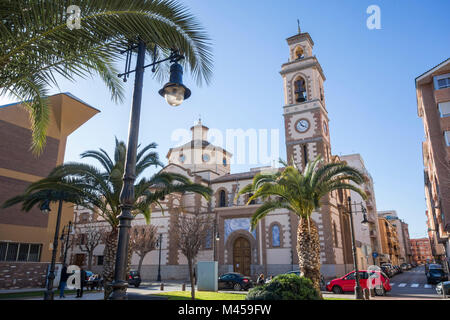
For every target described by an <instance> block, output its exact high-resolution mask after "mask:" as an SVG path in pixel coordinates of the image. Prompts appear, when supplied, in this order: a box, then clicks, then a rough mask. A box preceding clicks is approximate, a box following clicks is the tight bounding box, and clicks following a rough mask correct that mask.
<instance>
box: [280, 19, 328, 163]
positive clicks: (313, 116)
mask: <svg viewBox="0 0 450 320" xmlns="http://www.w3.org/2000/svg"><path fill="white" fill-rule="evenodd" d="M287 43H288V45H289V61H288V62H287V63H285V64H283V66H282V68H281V72H280V74H281V76H282V77H283V83H284V101H285V102H284V104H285V105H284V123H285V136H286V151H287V161H288V162H289V163H290V162H291V161H292V160H294V162H295V163H296V164H297V165H298V167H299V168H304V167H305V165H306V164H307V163H308V162H309V161H312V160H314V159H315V158H316V157H317V155H319V154H320V155H322V158H323V159H325V161H329V160H330V158H331V149H330V136H329V130H328V115H327V114H328V113H327V110H326V104H325V95H324V90H323V83H324V81H325V75H324V74H323V71H322V67H321V66H320V63H319V61H318V60H317V58H316V57H315V56H314V55H313V47H314V42H313V40H312V39H311V36H310V35H309V33H307V32H303V33H302V32H301V30H300V27H299V33H298V34H297V35H295V36H292V37H290V38H288V39H287Z"/></svg>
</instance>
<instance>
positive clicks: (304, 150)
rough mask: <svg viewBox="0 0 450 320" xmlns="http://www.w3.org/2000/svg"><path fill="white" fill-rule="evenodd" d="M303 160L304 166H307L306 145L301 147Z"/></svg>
mask: <svg viewBox="0 0 450 320" xmlns="http://www.w3.org/2000/svg"><path fill="white" fill-rule="evenodd" d="M303 160H304V162H305V166H306V165H307V164H308V146H307V145H306V144H304V145H303Z"/></svg>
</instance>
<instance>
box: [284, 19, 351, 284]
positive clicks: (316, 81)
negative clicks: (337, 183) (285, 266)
mask: <svg viewBox="0 0 450 320" xmlns="http://www.w3.org/2000/svg"><path fill="white" fill-rule="evenodd" d="M287 43H288V45H289V61H288V62H286V63H285V64H283V65H282V67H281V72H280V74H281V76H282V78H283V86H284V107H283V110H284V112H283V116H284V126H285V137H286V153H287V162H288V163H291V162H292V161H293V162H294V163H295V164H296V165H297V166H298V168H299V169H301V170H303V169H304V168H305V166H306V164H307V163H308V162H310V161H314V159H315V158H316V157H317V156H318V155H321V156H322V159H324V160H325V162H336V161H339V158H338V157H337V156H332V154H331V145H330V133H329V127H328V122H329V119H328V112H327V108H326V102H325V94H324V89H323V84H324V82H325V80H326V79H325V75H324V73H323V70H322V67H321V66H320V63H319V61H318V60H317V58H316V57H315V56H314V55H313V48H314V42H313V40H312V39H311V36H310V35H309V33H307V32H301V30H300V27H299V29H298V33H297V34H296V35H294V36H292V37H290V38H288V39H287ZM342 198H343V199H346V197H344V196H343V197H342ZM342 201H343V200H342ZM342 201H341V202H342ZM339 204H340V202H339V200H338V197H337V193H336V192H332V193H330V194H328V195H326V196H324V197H323V198H322V199H321V208H320V210H319V211H317V212H313V214H312V218H313V219H314V221H315V222H316V224H317V227H318V230H319V241H320V248H321V252H320V258H321V264H322V269H321V272H322V274H324V275H326V276H330V277H333V276H338V275H339V276H340V275H342V274H345V273H344V272H345V270H346V267H345V266H346V265H348V264H349V263H351V255H349V254H348V243H349V241H348V239H347V238H345V235H346V234H348V232H346V231H348V230H349V228H347V226H349V223H348V222H346V221H345V220H344V219H345V216H344V215H343V213H342V212H341V210H340V206H339ZM289 219H290V221H289V224H290V226H291V230H290V234H291V243H293V244H295V243H296V235H297V226H298V223H299V218H298V217H297V216H296V215H294V214H291V215H290V218H289ZM294 247H295V245H294V246H293V248H294ZM292 257H293V260H292V261H293V263H294V264H296V263H298V258H297V255H296V254H295V253H294V251H293V253H292Z"/></svg>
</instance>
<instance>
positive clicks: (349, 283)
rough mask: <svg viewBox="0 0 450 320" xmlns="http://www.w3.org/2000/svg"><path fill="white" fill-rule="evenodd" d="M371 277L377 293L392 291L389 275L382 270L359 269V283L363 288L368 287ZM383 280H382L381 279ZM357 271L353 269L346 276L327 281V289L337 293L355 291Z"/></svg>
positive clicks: (382, 293)
mask: <svg viewBox="0 0 450 320" xmlns="http://www.w3.org/2000/svg"><path fill="white" fill-rule="evenodd" d="M369 277H370V281H371V282H372V284H373V285H372V287H374V288H375V293H376V294H377V295H384V294H385V293H386V292H389V291H391V285H390V283H389V277H388V276H387V275H386V274H384V273H383V272H382V271H373V270H371V271H369V272H367V271H366V270H360V271H359V279H360V281H359V284H360V286H361V288H362V289H366V288H368V286H367V280H368V279H369ZM380 280H381V281H380ZM355 282H356V280H355V271H352V272H350V273H348V274H346V275H345V276H343V277H341V278H338V279H334V280H331V281H330V282H328V283H327V291H330V292H334V293H336V294H339V293H343V292H353V291H354V290H355Z"/></svg>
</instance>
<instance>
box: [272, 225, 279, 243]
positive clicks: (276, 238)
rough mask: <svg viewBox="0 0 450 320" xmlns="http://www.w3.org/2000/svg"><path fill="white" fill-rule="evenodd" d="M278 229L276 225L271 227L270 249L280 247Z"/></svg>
mask: <svg viewBox="0 0 450 320" xmlns="http://www.w3.org/2000/svg"><path fill="white" fill-rule="evenodd" d="M280 246H281V241H280V227H279V226H278V225H274V226H273V227H272V247H280Z"/></svg>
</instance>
